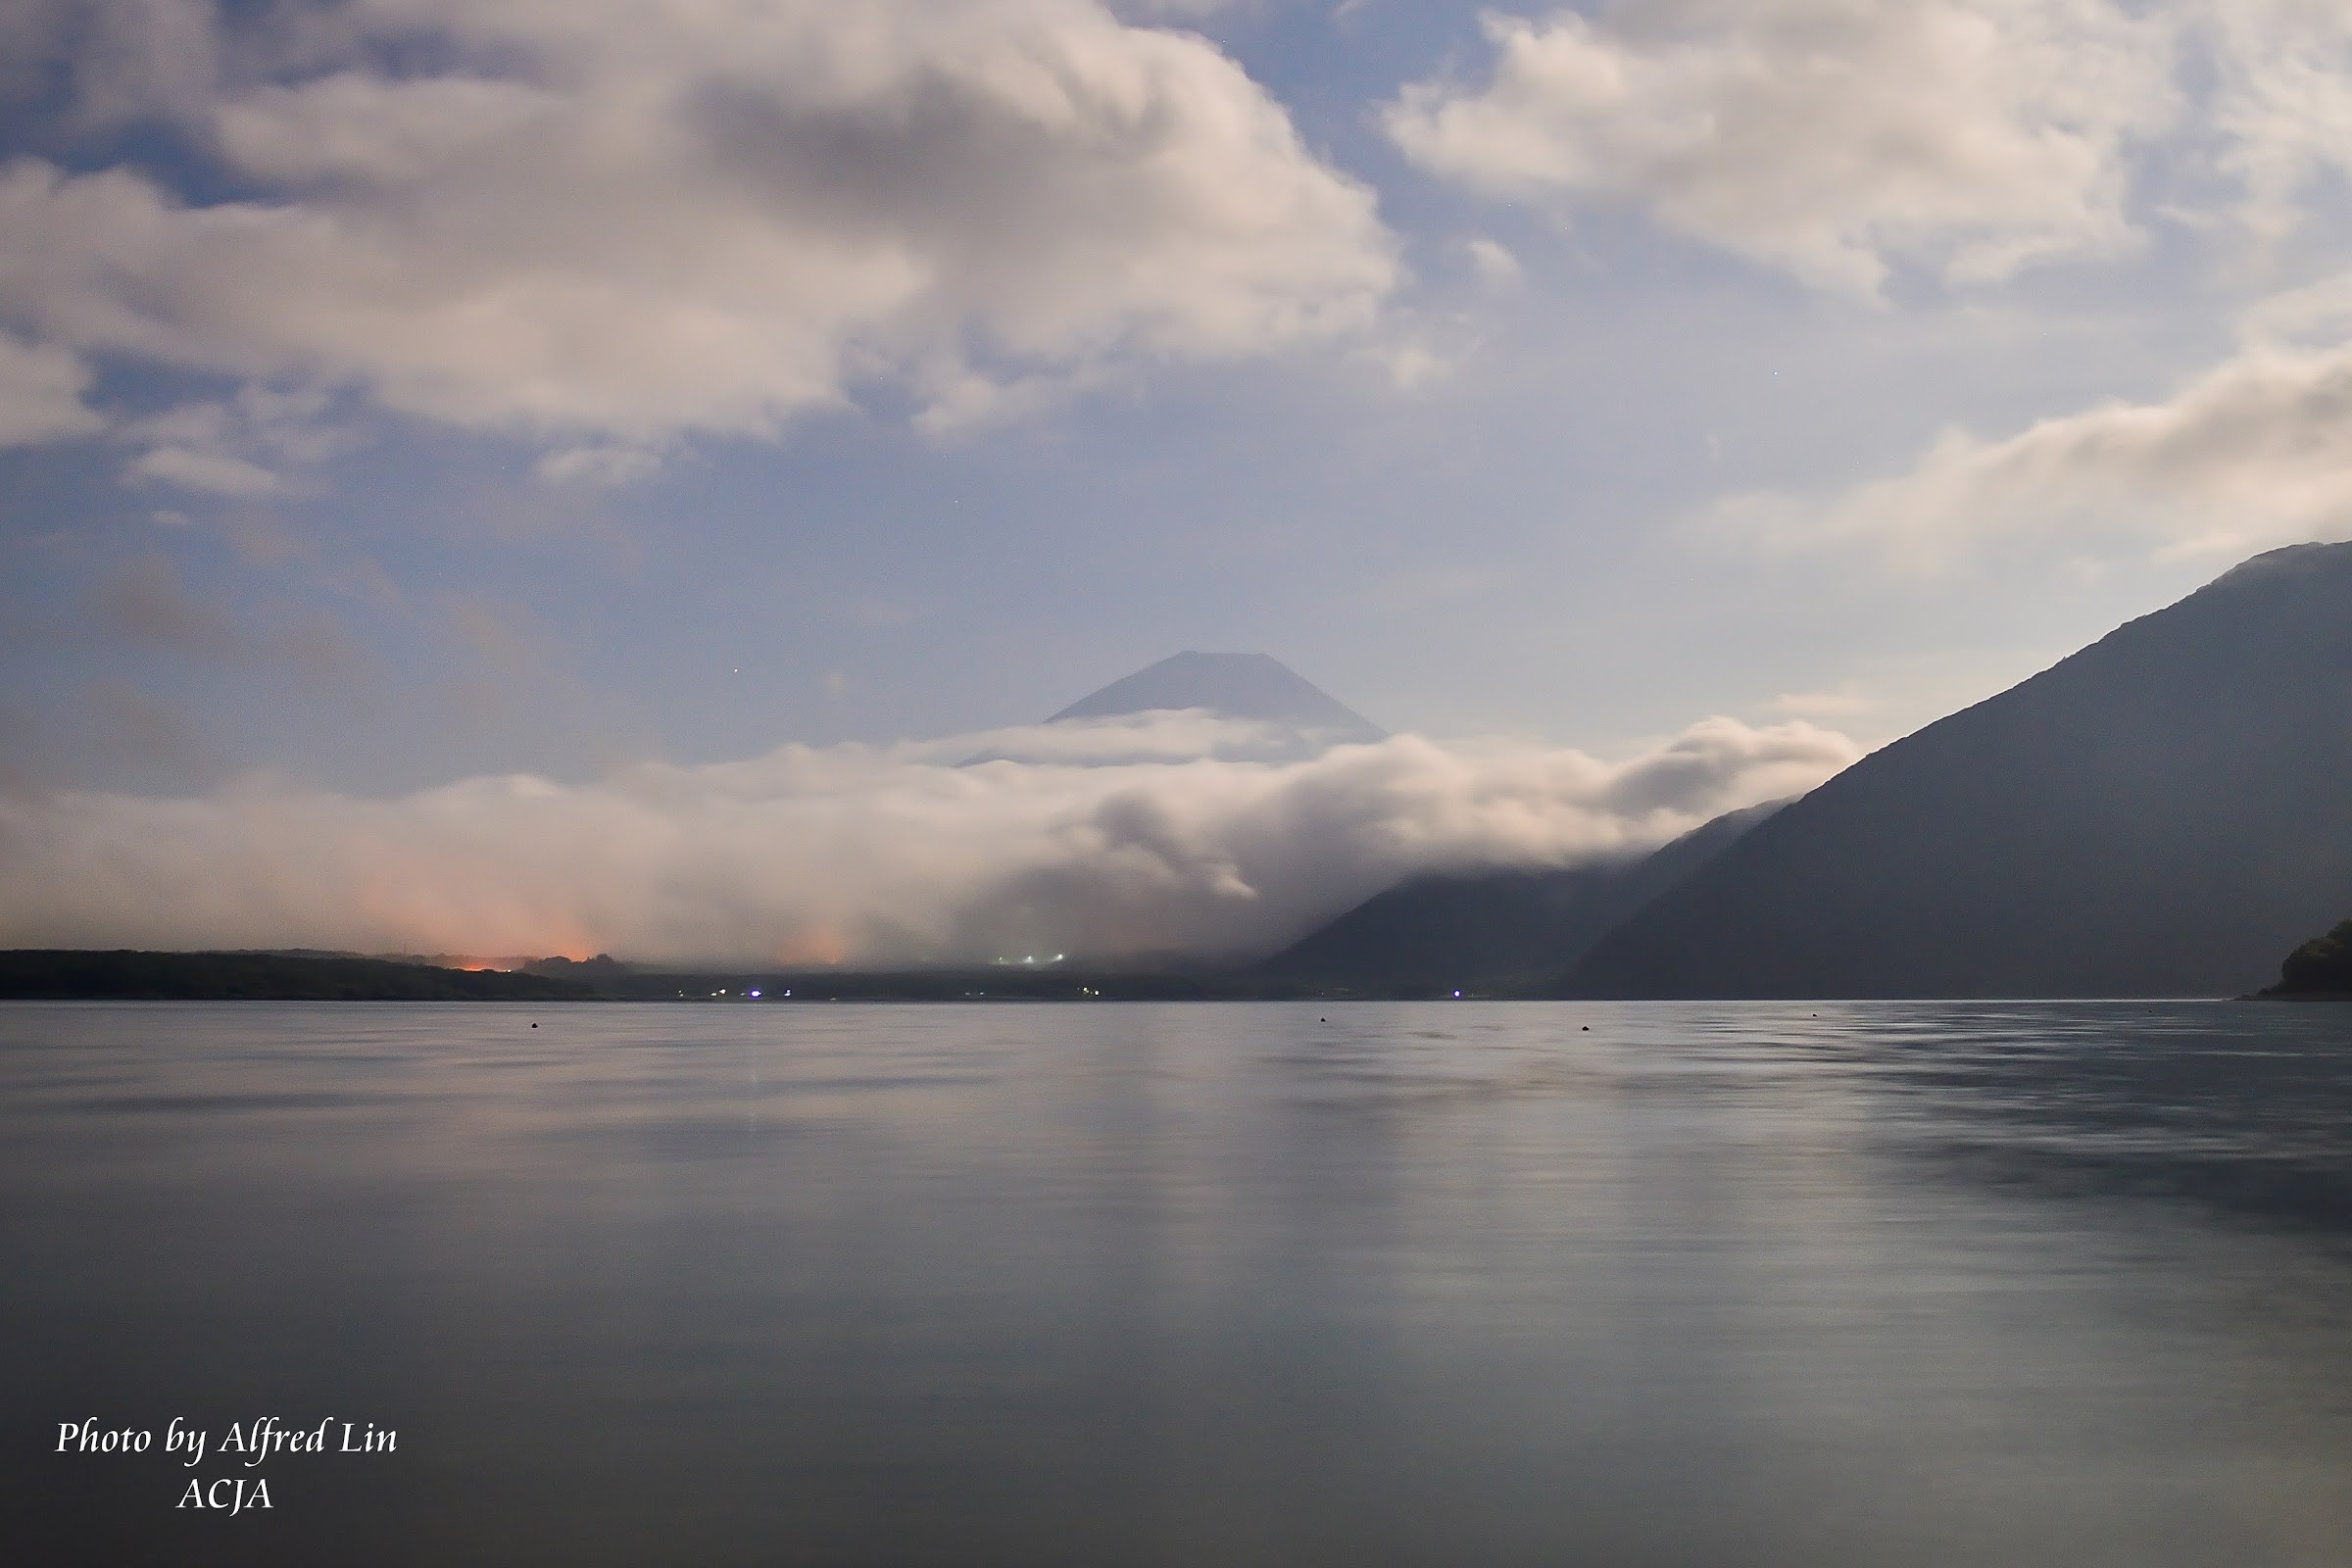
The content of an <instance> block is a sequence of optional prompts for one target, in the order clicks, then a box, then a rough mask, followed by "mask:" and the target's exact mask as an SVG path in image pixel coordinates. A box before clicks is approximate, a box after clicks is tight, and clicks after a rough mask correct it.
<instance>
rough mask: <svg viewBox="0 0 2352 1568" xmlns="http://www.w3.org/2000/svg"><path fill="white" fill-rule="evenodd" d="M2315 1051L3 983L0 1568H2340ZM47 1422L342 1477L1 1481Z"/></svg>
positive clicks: (27, 1474) (2163, 1013) (1795, 1032)
mask: <svg viewBox="0 0 2352 1568" xmlns="http://www.w3.org/2000/svg"><path fill="white" fill-rule="evenodd" d="M1318 1009H1319V1010H1318ZM534 1023H536V1024H537V1025H538V1027H537V1028H535V1029H534V1028H533V1027H532V1025H533V1024H534ZM2347 1051H2352V1009H2348V1008H2346V1007H2344V1006H2341V1005H2327V1004H2319V1005H2309V1006H2301V1007H2297V1006H2288V1005H2232V1004H2219V1003H2213V1004H2180V1003H2165V1004H2094V1003H2080V1004H1971V1005H1943V1004H1924V1003H1880V1004H1857V1005H1819V1004H1804V1005H1781V1004H1709V1005H1699V1004H1689V1005H1682V1004H1676V1005H1668V1004H1616V1005H1604V1004H1526V1005H1473V1004H1462V1005H1346V1006H1342V1005H1317V1004H1304V1005H1191V1006H1151V1005H1133V1006H1124V1005H1122V1006H1111V1005H1098V1006H1080V1005H1070V1006H1016V1005H1005V1006H985V1007H956V1006H937V1007H894V1006H848V1005H844V1006H834V1007H826V1006H799V1005H782V1006H780V1005H739V1006H715V1005H714V1006H702V1007H685V1006H669V1007H659V1006H629V1005H604V1006H573V1007H553V1006H550V1007H535V1006H522V1005H368V1004H349V1005H290V1004H288V1005H93V1004H11V1005H5V1006H0V1134H4V1137H0V1148H4V1149H5V1150H6V1151H7V1156H6V1157H7V1162H8V1178H9V1179H8V1181H7V1182H6V1184H5V1186H4V1187H0V1249H4V1251H5V1256H6V1257H7V1258H8V1260H9V1264H10V1269H9V1275H10V1288H9V1290H8V1291H7V1292H6V1293H5V1294H4V1295H0V1344H5V1345H6V1346H7V1350H6V1352H5V1355H4V1356H0V1366H4V1367H5V1381H4V1382H0V1403H5V1406H6V1407H7V1408H8V1409H10V1410H11V1411H12V1412H15V1416H16V1419H15V1420H14V1422H12V1432H11V1446H10V1450H9V1460H8V1463H9V1470H10V1476H9V1483H8V1485H7V1487H6V1488H5V1495H6V1496H7V1498H8V1499H9V1500H8V1504H7V1506H8V1508H9V1510H10V1512H11V1513H12V1514H14V1515H16V1517H15V1518H14V1519H12V1521H11V1522H10V1523H9V1525H8V1527H7V1538H8V1539H10V1540H12V1541H18V1542H29V1543H31V1544H32V1546H33V1548H34V1549H32V1550H31V1551H30V1553H29V1554H28V1555H27V1556H26V1557H25V1558H23V1559H21V1560H29V1561H40V1562H76V1561H104V1560H116V1561H136V1560H165V1559H166V1558H167V1557H168V1558H169V1559H170V1560H173V1561H196V1562H203V1561H220V1562H231V1561H233V1562H239V1563H273V1562H319V1561H325V1562H337V1563H379V1562H380V1563H393V1562H418V1561H434V1562H451V1563H476V1562H478V1563H498V1562H515V1561H531V1560H536V1561H547V1562H565V1563H640V1562H653V1561H673V1562H695V1563H734V1562H742V1563H755V1562H757V1563H779V1562H782V1563H885V1562H889V1563H943V1564H946V1563H953V1564H969V1563H1055V1564H1058V1563H1070V1564H1081V1563H1087V1564H1092V1563H1134V1564H1193V1563H1303V1562H1330V1563H1350V1564H1355V1563H1362V1564H1383V1563H1396V1564H1418V1563H1495V1564H1519V1563H1527V1564H1535V1563H1546V1564H1552V1563H1577V1562H1590V1563H1605V1564H1649V1563H1661V1564H1663V1563H1694V1564H1695V1563H1735V1562H1736V1563H1743V1564H1789V1565H1836V1564H1855V1565H1862V1564H1881V1563H1893V1562H1904V1563H1923V1564H1946V1563H1948V1564H1974V1563H2002V1564H2069V1565H2074V1564H2116V1565H2127V1564H2129V1565H2134V1568H2145V1565H2159V1568H2173V1565H2188V1564H2215V1565H2221V1564H2229V1565H2247V1564H2313V1565H2319V1564H2336V1563H2341V1562H2343V1561H2345V1560H2347V1559H2352V1490H2347V1489H2346V1488H2345V1486H2344V1485H2343V1477H2344V1475H2345V1474H2346V1473H2347V1464H2348V1463H2352V1332H2348V1331H2352V1139H2347V1137H2346V1134H2347V1132H2348V1131H2352V1087H2348V1086H2347V1084H2346V1081H2345V1076H2344V1073H2343V1071H2342V1066H2343V1061H2344V1056H2345V1053H2346V1052H2347ZM85 1416H94V1417H95V1418H96V1421H97V1424H98V1425H99V1426H101V1427H131V1428H140V1429H152V1430H153V1431H154V1433H155V1434H156V1442H157V1443H158V1444H159V1445H160V1444H161V1443H162V1442H163V1434H164V1431H165V1429H166V1427H167V1424H168V1423H169V1422H171V1421H172V1419H173V1418H174V1417H180V1418H183V1419H184V1420H185V1421H187V1422H189V1423H193V1424H195V1425H197V1426H200V1427H204V1428H207V1429H209V1430H211V1431H212V1432H214V1433H215V1434H218V1433H219V1432H220V1431H221V1430H222V1429H223V1428H225V1427H226V1426H228V1425H229V1424H230V1423H232V1422H234V1423H248V1422H252V1421H254V1420H255V1419H256V1418H259V1417H264V1416H274V1417H277V1418H278V1419H279V1420H281V1421H282V1422H284V1423H285V1424H287V1425H290V1426H294V1427H299V1428H305V1429H307V1428H311V1427H313V1426H316V1425H317V1424H319V1423H320V1422H322V1421H326V1420H328V1419H329V1418H331V1419H332V1420H333V1421H334V1422H336V1423H338V1424H340V1423H341V1422H344V1421H350V1422H354V1423H355V1424H357V1425H358V1426H359V1428H360V1429H361V1430H365V1428H366V1426H368V1424H372V1426H373V1427H375V1428H379V1429H386V1430H393V1431H396V1432H397V1433H398V1448H397V1451H396V1452H394V1453H389V1454H365V1455H356V1456H348V1457H347V1456H345V1455H342V1454H338V1453H332V1452H330V1453H324V1454H318V1455H312V1454H305V1453H300V1452H284V1453H274V1454H270V1455H269V1456H267V1457H266V1458H265V1459H264V1460H263V1462H261V1463H260V1464H258V1465H255V1466H252V1467H250V1468H247V1467H245V1466H244V1465H243V1464H242V1457H241V1456H240V1455H233V1454H232V1455H226V1456H223V1455H220V1454H214V1455H210V1456H208V1458H207V1460H206V1461H205V1462H204V1463H202V1464H199V1465H197V1466H194V1467H192V1468H191V1467H188V1466H185V1465H183V1464H182V1463H181V1462H180V1458H179V1457H177V1456H173V1455H167V1454H165V1453H163V1452H161V1451H153V1450H151V1451H149V1452H147V1453H143V1454H140V1453H133V1454H127V1455H123V1454H115V1455H107V1454H97V1453H79V1452H68V1453H59V1452H56V1451H54V1448H55V1445H56V1442H57V1426H58V1423H59V1422H63V1421H69V1420H71V1421H78V1420H80V1419H82V1418H83V1417H85ZM191 1475H193V1476H197V1477H202V1478H207V1479H210V1478H213V1477H217V1476H231V1475H234V1476H245V1477H265V1478H267V1479H268V1480H269V1482H270V1489H271V1494H272V1496H271V1505H270V1508H269V1509H268V1510H267V1511H260V1510H254V1511H247V1512H243V1513H240V1514H238V1515H236V1516H235V1517H233V1518H230V1517H219V1516H211V1517H198V1516H195V1515H192V1514H191V1513H189V1512H187V1511H184V1510H175V1509H174V1506H173V1504H174V1500H175V1499H176V1498H178V1497H179V1496H180V1495H181V1494H182V1492H183V1491H184V1489H185V1487H186V1484H187V1480H188V1478H189V1477H190V1476H191Z"/></svg>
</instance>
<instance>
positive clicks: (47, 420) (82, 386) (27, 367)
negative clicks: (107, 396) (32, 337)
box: [0, 332, 106, 447]
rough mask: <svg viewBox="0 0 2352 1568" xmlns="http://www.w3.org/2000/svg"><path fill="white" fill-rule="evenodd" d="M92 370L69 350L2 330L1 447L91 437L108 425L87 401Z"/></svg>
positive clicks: (0, 343) (0, 342)
mask: <svg viewBox="0 0 2352 1568" xmlns="http://www.w3.org/2000/svg"><path fill="white" fill-rule="evenodd" d="M91 379H92V377H91V375H90V368H89V367H88V366H87V365H85V364H83V363H82V361H81V359H80V357H79V356H78V355H75V354H73V353H71V352H69V351H68V350H65V349H61V348H55V347H49V346H45V345H41V344H34V343H23V342H19V341H18V340H17V339H16V338H13V337H11V336H9V334H7V333H6V332H0V447H23V446H36V445H38V444H40V443H42V442H45V441H62V440H64V439H66V438H67V437H69V436H76V435H88V434H91V433H92V432H94V431H97V430H101V429H103V428H105V426H106V421H105V419H103V418H102V417H99V415H98V414H97V412H96V411H94V410H93V409H91V408H90V407H89V405H87V404H86V403H84V402H83V401H82V395H83V394H84V393H86V392H88V391H89V389H90V381H91Z"/></svg>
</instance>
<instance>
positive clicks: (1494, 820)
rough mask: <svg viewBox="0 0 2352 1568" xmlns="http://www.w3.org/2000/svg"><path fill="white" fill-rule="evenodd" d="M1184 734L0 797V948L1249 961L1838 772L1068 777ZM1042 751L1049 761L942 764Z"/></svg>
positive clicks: (1191, 728)
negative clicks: (343, 786)
mask: <svg viewBox="0 0 2352 1568" xmlns="http://www.w3.org/2000/svg"><path fill="white" fill-rule="evenodd" d="M1213 723H1214V721H1209V720H1206V719H1204V718H1203V717H1202V715H1200V714H1181V715H1165V714H1162V715H1150V716H1147V717H1145V718H1141V719H1129V720H1117V721H1104V722H1102V723H1096V724H1088V725H1079V726H1072V725H1056V726H1052V727H1051V728H1052V730H1053V731H1054V732H1055V733H1054V734H1053V735H1052V736H1051V737H1048V736H1047V735H1045V734H1044V733H1043V732H1042V731H1040V730H1037V729H1029V730H1021V731H1005V732H1000V733H995V734H990V735H979V736H960V737H956V739H954V740H950V741H942V742H937V743H931V744H925V745H903V746H898V747H890V748H872V747H863V746H837V747H829V748H818V749H811V748H807V747H798V746H791V747H785V748H783V749H782V750H779V751H777V752H775V753H772V754H771V755H769V756H767V757H764V758H761V759H759V760H753V761H747V762H739V763H729V764H721V765H712V766H701V767H679V766H672V765H646V766H641V767H638V768H634V769H631V770H628V771H626V772H623V773H620V774H618V775H617V776H614V777H613V778H611V779H609V780H606V781H603V782H599V783H595V784H586V785H561V784H556V783H551V782H549V781H546V780H543V779H537V778H530V777H503V778H478V779H471V780H467V781H465V782H462V783H458V784H453V785H449V786H447V787H445V788H439V789H433V790H428V791H424V792H422V793H419V794H416V795H410V796H406V797H402V798H399V799H392V800H365V799H358V798H354V797H349V796H342V795H333V794H326V793H319V792H315V791H306V790H299V789H293V788H288V787H285V786H282V785H274V784H270V783H268V782H250V783H247V784H245V785H242V786H240V787H238V788H235V789H231V790H227V791H224V792H221V793H220V794H216V795H213V796H209V797H205V798H201V799H188V800H163V799H153V798H141V797H131V796H123V795H107V794H91V793H69V794H53V795H46V796H25V797H17V798H13V799H10V798H0V946H6V947H43V946H52V947H117V946H127V947H151V948H199V947H230V948H234V947H282V946H303V947H323V948H337V949H349V950H355V951H362V952H395V951H398V952H416V953H468V954H481V955H526V954H529V955H545V954H555V953H564V954H569V955H573V956H586V955H588V954H592V953H597V952H611V953H613V954H616V955H620V956H628V957H634V958H643V959H656V960H695V959H711V960H725V961H735V962H744V963H760V964H768V963H778V964H815V963H836V962H839V963H853V964H889V963H906V962H922V961H988V960H992V959H996V958H1000V957H1019V956H1025V955H1029V954H1048V953H1066V954H1069V955H1071V956H1073V957H1076V956H1092V957H1103V958H1116V957H1120V956H1135V955H1142V954H1165V953H1190V954H1196V955H1238V954H1250V953H1257V952H1265V951H1271V950H1272V949H1274V948H1276V947H1278V946H1280V945H1282V944H1283V943H1285V942H1287V941H1288V940H1290V939H1292V938H1293V937H1295V936H1297V935H1299V934H1300V933H1301V932H1302V931H1304V930H1305V929H1307V928H1309V927H1311V926H1312V925H1313V924H1314V923H1316V922H1317V921H1319V920H1321V919H1323V918H1325V917H1327V916H1329V915H1331V914H1334V913H1336V912H1338V911H1339V910H1341V909H1343V908H1346V907H1349V906H1350V905H1352V904H1354V903H1356V902H1358V901H1360V900H1362V899H1363V898H1366V897H1368V896H1370V895H1371V894H1372V893H1374V892H1376V891H1378V890H1379V889H1380V888H1382V887H1384V886H1386V885H1388V884H1389V883H1391V882H1393V881H1395V880H1397V878H1399V877H1401V876H1403V875H1406V874H1408V873H1410V872H1412V871H1415V870H1419V869H1424V868H1435V867H1459V866H1469V865H1478V864H1490V863H1513V864H1566V863H1573V862H1577V861H1582V860H1588V859H1592V858H1599V857H1605V856H1609V855H1614V854H1621V853H1626V852H1629V851H1634V850H1639V849H1642V848H1646V847H1648V846H1651V845H1654V844H1657V843H1660V842H1662V841H1664V840H1665V839H1667V838H1669V837H1671V836H1673V835H1674V834H1676V833H1679V832H1681V831H1684V830H1685V829H1687V828H1690V827H1691V826H1693V825H1695V824H1697V823H1698V822H1700V821H1703V820H1705V819H1706V818H1708V817H1710V816H1713V815H1715V814H1717V813H1719V812H1721V811H1724V810H1728V809H1733V808H1736V807H1740V806H1745V805H1750V804H1753V803H1755V802H1758V801H1763V800H1770V799H1774V798H1777V797H1780V796H1785V795H1789V794H1791V793H1795V792H1797V791H1801V790H1804V789H1808V788H1810V787H1812V786H1813V785H1814V784H1817V783H1819V782H1820V781H1821V780H1822V779H1824V778H1826V777H1828V776H1829V775H1830V774H1832V773H1834V772H1836V771H1838V769H1839V768H1841V767H1843V766H1844V765H1846V764H1847V763H1848V762H1850V761H1852V760H1854V758H1855V756H1856V755H1857V752H1856V749H1855V747H1854V746H1853V745H1852V743H1851V742H1849V741H1847V740H1846V739H1845V738H1844V737H1843V736H1841V735H1838V734H1835V733H1833V732H1830V731H1826V730H1821V729H1817V728H1814V727H1813V726H1811V725H1808V724H1802V723H1796V724H1788V725H1781V726H1775V727H1770V728H1762V729H1757V728H1750V727H1748V726H1746V725H1743V724H1740V723H1738V722H1736V721H1734V720H1731V719H1724V718H1715V719H1709V720H1706V721H1704V722H1702V723H1700V724H1697V725H1694V726H1692V727H1691V729H1689V730H1687V731H1685V732H1684V733H1683V734H1681V735H1679V736H1677V737H1675V738H1673V739H1672V740H1670V741H1667V742H1665V743H1663V744H1661V745H1658V746H1656V747H1654V748H1652V749H1650V750H1649V751H1647V752H1644V753H1642V755H1639V756H1636V757H1634V758H1631V759H1628V760H1620V761H1613V762H1611V761H1603V760H1596V759H1594V758H1593V757H1590V756H1588V755H1586V754H1584V753H1582V752H1577V751H1569V750H1561V749H1556V748H1547V747H1542V746H1537V745H1533V744H1529V743H1523V742H1510V741H1488V742H1479V743H1468V744H1460V745H1439V744H1436V743H1433V742H1431V741H1428V740H1424V739H1421V738H1419V737H1414V736H1398V737H1396V738H1393V739H1391V740H1389V741H1386V742H1384V743H1382V744H1380V745H1376V746H1349V747H1341V748H1338V749H1336V750H1333V751H1331V752H1328V753H1326V754H1324V755H1323V756H1321V757H1319V758H1316V759H1313V760H1306V761H1299V762H1292V763H1285V764H1267V763H1260V762H1243V761H1232V760H1216V759H1213V758H1200V759H1195V760H1165V761H1150V762H1137V761H1133V760H1127V761H1118V762H1111V763H1106V764H1101V765H1090V764H1089V761H1088V759H1087V746H1088V745H1091V746H1092V747H1093V748H1095V749H1096V750H1097V751H1098V752H1099V754H1100V755H1102V756H1106V757H1117V758H1134V757H1136V756H1138V755H1145V754H1150V753H1152V752H1153V751H1154V750H1155V749H1158V750H1166V749H1167V746H1166V745H1163V744H1162V743H1159V742H1155V741H1154V740H1153V739H1152V732H1153V731H1157V730H1162V729H1169V728H1172V729H1173V731H1174V732H1175V733H1176V734H1177V735H1179V736H1180V737H1181V742H1180V744H1183V745H1197V744H1199V742H1200V741H1201V738H1202V730H1203V726H1204V725H1206V726H1209V727H1213ZM1073 737H1077V738H1079V739H1080V740H1082V741H1083V742H1085V743H1086V744H1082V745H1077V746H1076V747H1075V749H1074V750H1073V749H1072V748H1073ZM1169 744H1178V743H1169ZM1051 747H1060V748H1062V749H1063V751H1064V753H1065V756H1066V760H1060V761H1011V760H998V761H988V762H982V763H978V764H974V765H970V766H959V765H956V759H958V758H963V757H968V756H970V755H972V754H973V753H975V752H994V753H998V754H1003V755H1007V756H1009V755H1029V756H1036V755H1039V754H1041V752H1043V751H1044V750H1046V749H1048V748H1051Z"/></svg>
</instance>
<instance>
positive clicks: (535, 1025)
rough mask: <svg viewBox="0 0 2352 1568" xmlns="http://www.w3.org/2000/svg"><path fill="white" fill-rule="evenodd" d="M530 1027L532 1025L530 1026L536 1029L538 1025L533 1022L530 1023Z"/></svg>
mask: <svg viewBox="0 0 2352 1568" xmlns="http://www.w3.org/2000/svg"><path fill="white" fill-rule="evenodd" d="M531 1027H532V1028H534V1029H536V1028H538V1027H539V1026H538V1025H537V1024H533V1025H531Z"/></svg>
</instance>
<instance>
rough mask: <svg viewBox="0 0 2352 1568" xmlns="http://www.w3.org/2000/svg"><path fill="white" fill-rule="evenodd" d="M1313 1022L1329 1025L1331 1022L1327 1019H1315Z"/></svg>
mask: <svg viewBox="0 0 2352 1568" xmlns="http://www.w3.org/2000/svg"><path fill="white" fill-rule="evenodd" d="M1315 1022H1317V1023H1329V1022H1331V1020H1330V1019H1329V1018H1317V1019H1316V1020H1315Z"/></svg>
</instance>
